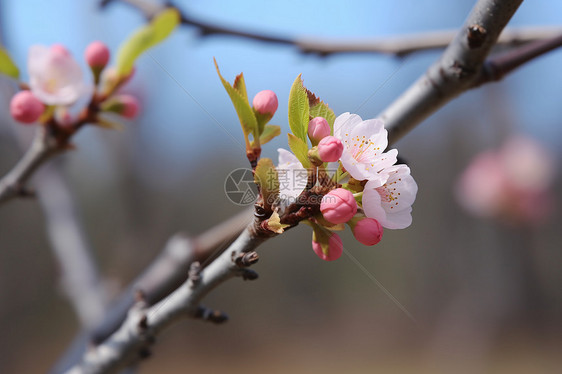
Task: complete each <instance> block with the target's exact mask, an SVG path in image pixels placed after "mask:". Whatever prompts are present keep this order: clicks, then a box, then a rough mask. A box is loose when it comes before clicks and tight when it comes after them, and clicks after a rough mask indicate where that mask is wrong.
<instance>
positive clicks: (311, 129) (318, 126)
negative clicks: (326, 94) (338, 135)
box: [308, 117, 331, 143]
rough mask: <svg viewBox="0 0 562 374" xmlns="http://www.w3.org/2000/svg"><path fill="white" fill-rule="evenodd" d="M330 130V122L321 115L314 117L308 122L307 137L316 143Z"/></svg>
mask: <svg viewBox="0 0 562 374" xmlns="http://www.w3.org/2000/svg"><path fill="white" fill-rule="evenodd" d="M330 132H331V129H330V124H329V123H328V121H326V119H325V118H323V117H315V118H313V119H311V120H310V122H309V123H308V137H309V138H310V141H311V142H313V143H318V142H319V141H320V140H322V139H323V138H325V137H326V136H329V135H330Z"/></svg>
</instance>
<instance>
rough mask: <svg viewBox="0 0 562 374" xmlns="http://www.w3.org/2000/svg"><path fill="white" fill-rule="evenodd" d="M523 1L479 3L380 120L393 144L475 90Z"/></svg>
mask: <svg viewBox="0 0 562 374" xmlns="http://www.w3.org/2000/svg"><path fill="white" fill-rule="evenodd" d="M522 1H523V0H479V1H478V2H477V3H476V5H475V6H474V8H473V10H472V12H471V13H470V15H469V16H468V18H467V20H466V22H465V24H464V26H463V27H462V28H461V30H460V31H459V32H458V33H457V36H456V37H455V39H454V40H453V41H452V42H451V44H450V45H449V46H448V47H447V49H446V50H445V51H444V52H443V54H442V55H441V58H440V59H439V60H438V61H437V62H435V63H434V64H433V65H431V66H430V67H429V69H428V71H427V72H426V73H425V74H424V75H423V76H421V77H420V78H419V79H418V80H417V81H416V82H415V83H414V84H413V85H412V86H410V88H408V89H407V90H406V91H405V92H404V93H403V94H402V95H401V96H400V97H398V99H396V100H395V101H394V102H393V103H392V104H390V106H389V107H388V108H386V110H384V111H383V112H382V113H381V114H379V117H380V118H381V119H382V120H383V121H385V123H386V127H387V129H388V131H389V143H394V142H396V141H397V140H399V139H400V138H402V137H403V136H404V135H405V134H406V133H408V132H409V131H410V130H411V129H412V128H414V127H415V126H416V125H417V124H418V123H420V122H421V121H423V120H424V119H425V118H427V117H428V116H429V115H430V114H432V113H434V112H435V111H436V110H437V109H439V108H441V107H442V106H443V105H445V104H446V103H447V102H449V101H450V100H451V99H453V98H454V97H456V96H458V95H459V94H461V93H463V92H464V91H466V90H468V89H470V88H472V87H474V86H475V85H476V84H477V81H478V79H479V78H480V73H481V69H482V66H483V65H484V61H485V59H486V57H487V56H488V53H489V52H490V50H491V49H492V47H493V46H494V44H495V42H496V40H497V38H498V36H499V34H500V33H501V31H502V29H503V28H504V27H505V25H506V24H507V22H508V21H509V20H510V19H511V17H512V16H513V14H514V13H515V11H516V10H517V8H518V7H519V5H520V4H521V2H522Z"/></svg>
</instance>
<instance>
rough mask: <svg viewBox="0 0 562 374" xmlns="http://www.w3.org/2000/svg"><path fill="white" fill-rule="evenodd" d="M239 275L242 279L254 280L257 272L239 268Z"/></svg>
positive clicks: (256, 277)
mask: <svg viewBox="0 0 562 374" xmlns="http://www.w3.org/2000/svg"><path fill="white" fill-rule="evenodd" d="M240 276H242V279H243V280H245V281H246V280H250V281H251V280H256V279H258V277H259V275H258V273H257V272H256V271H255V270H252V269H240Z"/></svg>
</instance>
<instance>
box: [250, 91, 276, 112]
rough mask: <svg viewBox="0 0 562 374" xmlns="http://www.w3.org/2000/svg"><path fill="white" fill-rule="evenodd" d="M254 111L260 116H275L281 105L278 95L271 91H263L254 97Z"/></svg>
mask: <svg viewBox="0 0 562 374" xmlns="http://www.w3.org/2000/svg"><path fill="white" fill-rule="evenodd" d="M252 105H253V106H254V109H255V110H256V111H257V112H258V113H260V114H270V115H272V116H273V115H274V114H275V111H276V110H277V106H278V105H279V104H278V102H277V95H275V92H273V91H271V90H263V91H260V92H258V93H257V95H256V96H254V100H253V101H252Z"/></svg>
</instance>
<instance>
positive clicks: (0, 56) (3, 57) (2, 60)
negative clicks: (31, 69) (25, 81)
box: [0, 48, 20, 79]
mask: <svg viewBox="0 0 562 374" xmlns="http://www.w3.org/2000/svg"><path fill="white" fill-rule="evenodd" d="M0 73H2V74H5V75H7V76H9V77H12V78H14V79H18V78H19V76H20V71H19V69H18V67H17V66H16V64H14V62H13V61H12V59H11V58H10V55H9V54H8V52H7V51H6V50H5V49H4V48H0Z"/></svg>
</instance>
